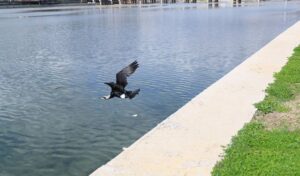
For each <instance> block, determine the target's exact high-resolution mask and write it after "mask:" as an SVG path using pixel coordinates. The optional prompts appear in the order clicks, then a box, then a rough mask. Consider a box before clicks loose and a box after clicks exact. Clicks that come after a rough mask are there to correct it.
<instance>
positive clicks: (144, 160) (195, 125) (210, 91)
mask: <svg viewBox="0 0 300 176" xmlns="http://www.w3.org/2000/svg"><path fill="white" fill-rule="evenodd" d="M295 36H300V21H298V22H296V23H295V24H294V25H292V26H291V27H289V28H288V29H287V30H286V31H284V32H283V33H281V34H279V35H278V36H277V37H276V38H275V39H273V40H272V41H270V42H269V43H268V44H266V45H265V46H264V47H262V48H261V49H260V50H259V51H257V52H256V53H254V54H253V55H252V56H250V57H249V58H248V59H246V60H245V61H244V62H243V63H241V64H240V65H238V66H237V67H235V68H234V69H233V70H231V71H230V72H229V73H228V74H226V75H225V76H224V77H222V78H221V79H219V80H218V81H216V82H215V83H214V84H212V85H211V86H209V87H208V88H207V89H205V90H204V91H203V92H201V93H200V94H198V95H197V96H196V97H194V98H193V99H192V100H191V101H189V102H188V103H187V104H185V105H184V106H183V107H181V108H180V109H179V110H178V111H176V112H175V113H174V114H172V115H170V116H169V117H168V118H167V119H166V120H164V121H163V122H161V123H160V124H159V125H157V126H156V127H155V128H153V129H152V130H151V131H149V132H148V133H146V134H145V135H144V136H142V137H141V138H140V139H138V140H137V141H136V142H135V143H133V144H132V145H131V146H130V147H129V148H127V149H125V150H124V151H123V152H121V153H120V154H119V155H118V156H116V157H115V158H113V159H112V160H111V161H109V162H108V163H106V164H105V165H102V166H101V167H99V168H98V169H97V170H95V171H94V172H93V173H92V174H91V176H100V175H101V176H110V175H114V176H128V175H132V176H134V175H138V176H144V175H145V176H146V175H156V176H174V175H210V172H211V170H212V168H213V167H214V165H215V164H216V162H217V161H219V160H220V159H221V156H220V154H222V152H223V148H222V146H226V145H228V144H229V143H230V141H231V138H232V136H234V135H236V134H237V132H238V131H239V130H240V129H241V128H242V127H243V126H244V124H245V123H247V122H249V121H250V120H251V119H252V117H253V115H254V114H255V112H256V108H255V107H254V103H256V102H259V101H261V100H263V99H264V97H265V95H266V93H265V92H264V90H265V88H266V87H267V86H268V84H269V83H271V82H273V80H274V77H273V73H274V72H278V71H279V70H280V69H281V68H282V67H283V66H284V65H285V64H286V62H287V57H289V56H291V55H292V53H293V49H294V48H295V47H296V46H298V45H299V43H300V38H299V39H297V38H296V37H295Z"/></svg>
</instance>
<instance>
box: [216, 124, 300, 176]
mask: <svg viewBox="0 0 300 176" xmlns="http://www.w3.org/2000/svg"><path fill="white" fill-rule="evenodd" d="M225 153H226V156H225V158H224V159H223V160H222V161H221V162H219V163H217V165H216V166H215V168H214V170H213V172H212V175H213V176H235V175H239V176H243V175H247V176H251V175H253V176H258V175H274V176H275V175H276V176H281V175H282V176H289V175H295V176H296V175H300V131H293V132H290V131H287V130H284V129H278V130H274V131H268V130H265V129H264V126H263V125H262V124H261V123H259V122H251V123H249V124H247V125H246V126H245V127H244V128H243V129H242V130H241V131H239V133H238V135H237V136H236V137H234V138H233V139H232V144H231V145H230V146H229V147H228V148H227V149H226V150H225Z"/></svg>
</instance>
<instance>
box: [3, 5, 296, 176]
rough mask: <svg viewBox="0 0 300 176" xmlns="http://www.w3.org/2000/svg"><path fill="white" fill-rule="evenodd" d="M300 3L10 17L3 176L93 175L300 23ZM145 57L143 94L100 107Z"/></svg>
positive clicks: (8, 13)
mask: <svg viewBox="0 0 300 176" xmlns="http://www.w3.org/2000/svg"><path fill="white" fill-rule="evenodd" d="M299 5H300V3H298V2H292V1H289V2H287V3H285V2H276V3H261V4H260V5H257V4H254V5H250V6H244V7H236V8H232V7H222V8H212V9H209V8H207V5H205V4H193V5H183V4H179V5H178V4H177V5H166V6H160V5H155V6H152V7H149V6H145V7H138V6H137V7H126V8H111V7H108V8H99V7H90V8H77V7H72V8H71V10H70V9H66V10H57V11H56V10H53V11H48V10H45V9H42V8H40V9H9V10H5V9H2V10H0V39H1V42H0V175H1V176H20V175H22V176H41V175H43V176H54V175H55V176H58V175H63V176H82V175H88V174H89V173H91V172H92V171H93V170H94V169H96V168H97V167H98V166H100V165H102V164H104V163H106V162H107V161H109V160H110V159H111V158H113V157H114V156H116V155H117V154H118V153H119V152H121V150H122V147H128V146H129V145H130V144H132V143H133V142H134V141H135V140H136V139H138V138H139V137H141V136H142V135H143V134H145V133H146V132H147V131H149V130H150V129H151V128H153V127H154V126H156V125H157V124H158V123H159V122H161V121H162V120H164V119H165V118H166V117H167V116H168V115H170V114H172V113H173V112H175V111H176V110H177V109H178V108H179V107H181V106H182V105H184V104H185V103H186V102H187V101H189V100H190V99H191V98H192V97H194V96H195V95H197V94H198V93H199V92H201V91H202V90H204V89H205V88H206V87H208V86H209V85H210V84H212V83H213V82H215V81H216V80H218V79H219V78H220V77H222V76H223V75H224V74H226V73H227V72H229V71H230V70H231V69H232V68H234V67H235V66H237V65H238V64H239V63H241V62H242V61H243V60H245V59H246V58H247V57H248V56H250V55H251V54H252V53H254V52H255V51H257V50H258V49H259V48H261V47H262V46H263V45H265V44H266V43H267V42H269V41H270V40H272V39H273V38H274V37H275V36H277V35H278V34H279V33H281V32H282V31H284V30H285V29H286V28H288V27H289V26H291V25H292V24H294V23H295V22H296V21H297V20H299V19H300V6H299ZM295 37H296V36H295ZM136 59H137V60H138V61H139V63H140V68H138V70H137V71H136V73H134V75H132V76H131V77H130V78H129V85H128V89H135V88H140V89H141V92H140V95H138V96H137V97H136V98H135V99H133V100H131V101H130V100H120V99H113V100H110V101H103V100H100V99H99V97H101V96H103V95H107V94H108V93H109V91H110V90H109V88H108V87H107V86H106V85H104V84H103V82H106V81H113V80H114V79H115V73H117V72H118V71H119V70H120V69H121V68H123V67H124V66H126V65H127V64H129V63H130V62H132V61H134V60H136ZM216 110H217V108H216ZM134 114H138V116H137V117H133V115H134Z"/></svg>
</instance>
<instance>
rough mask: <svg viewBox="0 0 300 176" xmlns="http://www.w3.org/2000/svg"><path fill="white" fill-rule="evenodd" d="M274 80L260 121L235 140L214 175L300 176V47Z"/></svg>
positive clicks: (261, 106) (262, 105) (260, 107)
mask: <svg viewBox="0 0 300 176" xmlns="http://www.w3.org/2000/svg"><path fill="white" fill-rule="evenodd" d="M274 77H275V81H274V83H272V84H270V85H269V86H268V88H267V89H266V92H267V96H266V97H265V99H264V100H263V101H261V102H259V103H257V104H255V106H256V108H257V109H258V113H257V115H256V116H255V118H254V119H256V120H252V121H251V122H250V123H248V124H246V125H245V126H244V128H243V129H242V130H240V131H239V132H238V134H237V136H235V137H233V138H232V143H231V144H230V145H229V146H227V147H226V149H225V151H224V152H225V155H224V158H223V160H222V161H220V162H218V163H217V164H216V165H215V167H214V169H213V171H212V175H213V176H236V175H238V176H244V175H245V176H260V175H263V176H269V175H270V176H296V175H300V108H298V106H299V107H300V98H299V97H300V46H299V47H297V48H296V49H295V50H294V54H293V56H291V57H290V58H289V60H288V63H287V64H286V65H285V66H284V67H283V68H282V70H281V71H280V72H279V73H276V74H274ZM287 106H288V107H287ZM270 127H272V128H270Z"/></svg>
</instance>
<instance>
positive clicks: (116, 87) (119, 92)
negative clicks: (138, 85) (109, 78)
mask: <svg viewBox="0 0 300 176" xmlns="http://www.w3.org/2000/svg"><path fill="white" fill-rule="evenodd" d="M138 67H139V64H138V62H137V61H134V62H132V63H131V64H130V65H128V66H127V67H125V68H123V69H122V70H121V71H119V72H118V73H117V75H116V83H114V82H106V83H104V84H106V85H108V86H109V87H110V88H111V92H110V95H107V96H104V97H102V99H104V100H108V99H111V98H113V97H118V98H129V99H132V98H134V97H135V96H136V95H137V94H139V92H140V89H136V90H134V91H127V90H125V87H126V86H127V84H128V82H127V77H129V76H130V75H132V74H133V73H134V72H135V70H136V69H137V68H138Z"/></svg>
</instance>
